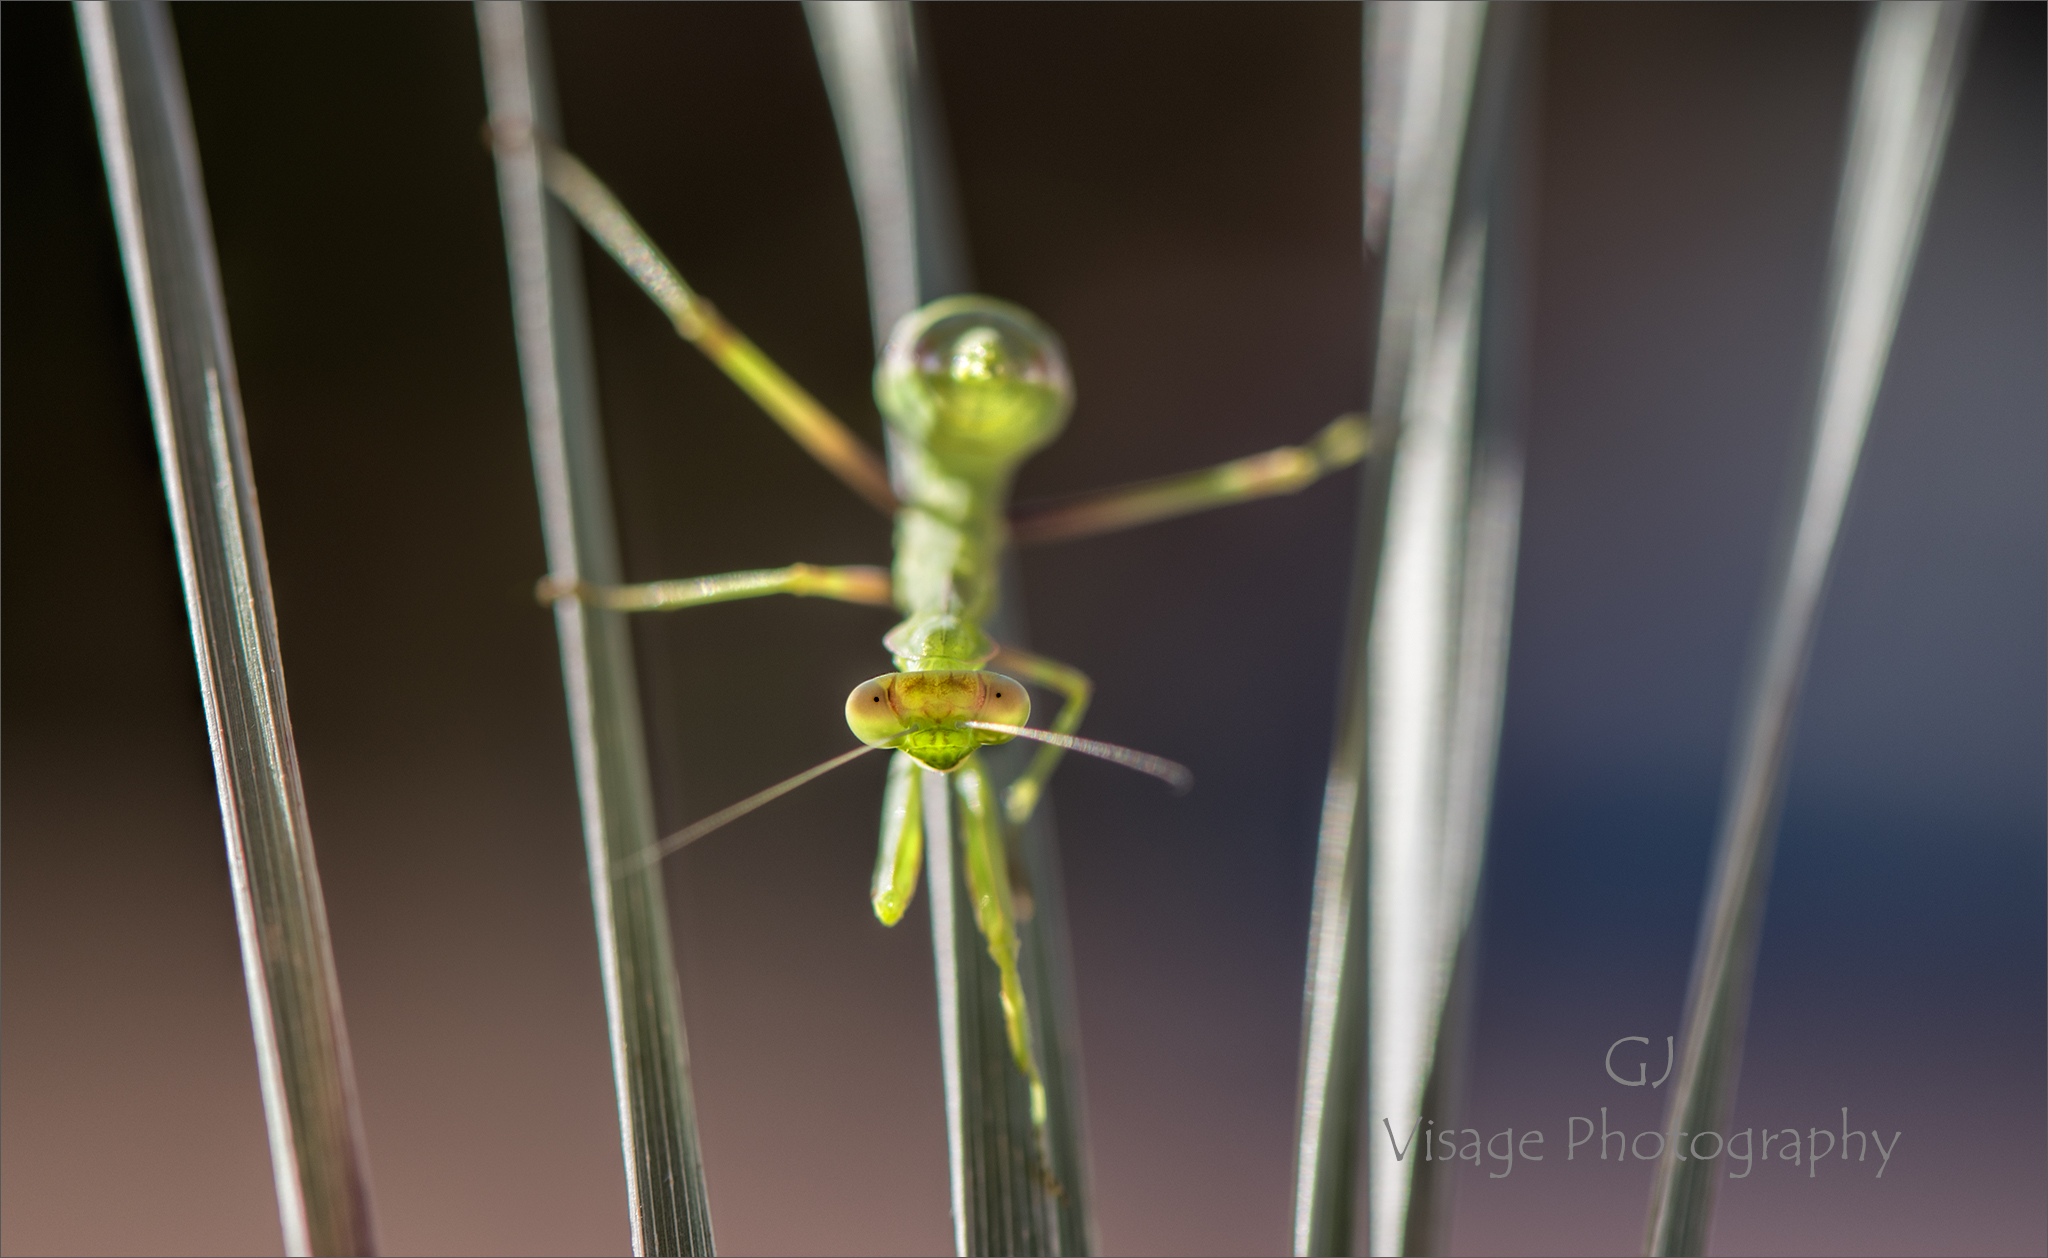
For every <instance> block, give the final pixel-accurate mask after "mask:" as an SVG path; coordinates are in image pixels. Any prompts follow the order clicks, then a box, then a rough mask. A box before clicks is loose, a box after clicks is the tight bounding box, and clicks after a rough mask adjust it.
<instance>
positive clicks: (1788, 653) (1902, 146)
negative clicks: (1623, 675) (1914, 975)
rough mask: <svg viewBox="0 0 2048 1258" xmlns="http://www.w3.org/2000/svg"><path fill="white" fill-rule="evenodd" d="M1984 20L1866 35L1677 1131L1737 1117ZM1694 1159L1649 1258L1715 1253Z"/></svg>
mask: <svg viewBox="0 0 2048 1258" xmlns="http://www.w3.org/2000/svg"><path fill="white" fill-rule="evenodd" d="M1972 16H1973V15H1972V11H1971V8H1970V6H1968V5H1966V4H1940V3H1927V2H1918V0H1888V2H1887V3H1884V4H1880V5H1877V6H1876V7H1875V8H1874V9H1873V10H1872V12H1871V16H1870V22H1869V25H1868V26H1867V27H1866V28H1865V31H1864V37H1863V47H1862V51H1861V53H1860V54H1859V58H1858V63H1857V70H1856V85H1855V87H1854V89H1853V96H1852V105H1851V109H1852V114H1851V119H1850V129H1849V142H1848V148H1847V151H1846V153H1845V155H1844V159H1843V169H1842V186H1841V195H1840V200H1839V201H1838V202H1837V204H1836V210H1835V228H1834V244H1833V250H1832V256H1831V260H1830V266H1829V275H1828V288H1827V304H1826V307H1825V312H1826V313H1825V315H1824V316H1823V318H1824V323H1823V329H1822V335H1821V351H1820V368H1819V371H1818V373H1817V376H1818V379H1817V385H1816V388H1815V393H1814V399H1813V415H1812V419H1811V421H1810V427H1809V429H1808V434H1807V443H1806V446H1805V449H1804V451H1803V467H1802V468H1801V472H1800V479H1799V481H1798V494H1797V498H1796V500H1795V502H1794V503H1793V504H1792V506H1791V509H1790V511H1789V513H1788V516H1787V519H1786V522H1785V524H1784V526H1783V527H1782V529H1781V532H1780V542H1779V547H1778V552H1777V555H1776V558H1775V561H1774V564H1773V569H1772V573H1771V577H1770V584H1769V586H1768V587H1767V589H1768V595H1767V602H1766V605H1765V611H1764V615H1763V618H1762V620H1761V622H1760V623H1759V625H1758V627H1757V634H1756V638H1755V640H1754V642H1753V644H1752V646H1751V659H1750V671H1749V681H1748V687H1747V695H1746V697H1745V700H1744V703H1743V706H1742V709H1741V713H1742V714H1741V717H1740V721H1739V724H1738V725H1737V726H1736V732H1735V745H1734V749H1733V756H1732V757H1731V760H1730V765H1729V774H1728V784H1727V788H1726V790H1725V792H1724V793H1723V796H1722V802H1721V828H1720V833H1719V835H1718V837H1717V838H1716V840H1715V847H1714V869H1713V878H1712V881H1711V883H1710V885H1709V888H1708V892H1707V901H1706V905H1705V908H1704V910H1703V911H1702V913H1701V917H1700V936H1699V943H1698V947H1697V950H1696V952H1695V955H1694V960H1693V971H1692V979H1691V983H1690V985H1689V987H1688V990H1687V993H1686V1014H1685V1031H1684V1047H1683V1050H1682V1053H1683V1055H1682V1056H1681V1057H1680V1059H1679V1067H1678V1077H1677V1079H1676V1080H1675V1081H1674V1083H1673V1086H1672V1089H1671V1100H1670V1103H1669V1105H1670V1108H1669V1111H1668V1113H1667V1116H1666V1121H1665V1129H1666V1130H1667V1131H1689V1132H1706V1131H1721V1130H1723V1129H1724V1128H1725V1125H1726V1122H1727V1118H1728V1113H1729V1108H1730V1106H1731V1104H1732V1103H1733V1101H1734V1095H1735V1083H1736V1077H1737V1074H1738V1072H1739V1070H1740V1067H1741V1056H1742V1037H1743V1030H1744V1026H1745V1024H1746V1022H1747V1021H1748V1016H1749V1005H1750V995H1751V989H1752V987H1753V985H1754V980H1755V975H1756V949H1757V938H1758V935H1759V933H1760V932H1761V930H1762V928H1763V911H1764V902H1765V899H1766V896H1767V895H1768V893H1769V890H1770V879H1771V856H1772V849H1773V847H1774V845H1775V839H1776V830H1777V814H1778V806H1779V803H1780V801H1781V798H1782V794H1783V788H1784V776H1785V761H1786V757H1787V754H1788V752H1789V750H1790V748H1791V744H1792V729H1793V721H1794V718H1795V716H1796V714H1797V711H1798V704H1799V692H1800V688H1801V682H1802V680H1803V679H1804V676H1805V673H1806V665H1807V661H1808V659H1809V657H1810V656H1811V654H1812V648H1813V634H1814V627H1815V625H1816V623H1817V622H1818V620H1819V616H1820V609H1821V602H1822V597H1823V595H1824V593H1825V590H1826V585H1827V576H1828V569H1829V567H1830V565H1831V562H1832V559H1833V555H1834V549H1835V543H1836V540H1837V538H1838V537H1839V536H1840V533H1841V526H1842V516H1843V512H1844V510H1845V509H1846V508H1847V506H1848V500H1849V490H1850V487H1851V485H1852V484H1853V482H1854V480H1855V476H1856V464H1857V462H1858V459H1859V458H1860V456H1861V454H1862V450H1863V438H1864V435H1865V433H1866V432H1867V431H1868V430H1869V427H1870V413H1871V409H1872V407H1873V406H1874V405H1875V403H1876V401H1877V393H1878V387H1879V385H1880V384H1881V383H1882V381H1883V378H1884V367H1885V361H1886V359H1887V358H1888V357H1889V355H1890V353H1891V344H1892V336H1893V333H1894V332H1895V331H1896V330H1897V327H1898V318H1899V306H1900V304H1901V302H1902V301H1903V300H1904V297H1905V292H1906V283H1907V280H1908V279H1909V278H1910V276H1911V274H1912V269H1913V258H1914V255H1915V254H1916V253H1917V252H1918V249H1919V243H1920V229H1921V227H1922V225H1923V224H1924V223H1925V221H1926V216H1927V203H1928V200H1929V198H1930V197H1931V196H1932V195H1933V191H1934V183H1935V177H1936V175H1937V174H1938V172H1939V171H1940V168H1941V155H1942V150H1943V148H1944V146H1945V143H1946V140H1947V136H1948V125H1949V119H1950V117H1951V115H1952V114H1953V113H1954V109H1955V98H1956V90H1957V88H1958V86H1959V85H1960V82H1961V79H1962V70H1963V50H1964V47H1965V42H1966V40H1965V36H1966V34H1967V33H1968V30H1969V26H1970V23H1971V21H1972ZM1680 1143H1681V1142H1679V1141H1676V1140H1674V1141H1672V1142H1671V1147H1669V1148H1667V1149H1666V1150H1665V1153H1664V1157H1663V1159H1662V1160H1661V1161H1660V1162H1659V1163H1658V1165H1657V1175H1656V1179H1655V1182H1654V1184H1653V1186H1652V1188H1651V1194H1650V1211H1649V1221H1648V1224H1647V1226H1646V1229H1645V1237H1644V1242H1643V1244H1644V1249H1645V1252H1647V1253H1650V1254H1700V1253H1704V1252H1706V1242H1707V1229H1708V1225H1709V1223H1710V1222H1711V1220H1712V1214H1713V1203H1714V1184H1715V1177H1716V1173H1717V1169H1718V1167H1719V1163H1718V1162H1714V1161H1711V1160H1702V1159H1696V1158H1687V1157H1682V1156H1681V1149H1680Z"/></svg>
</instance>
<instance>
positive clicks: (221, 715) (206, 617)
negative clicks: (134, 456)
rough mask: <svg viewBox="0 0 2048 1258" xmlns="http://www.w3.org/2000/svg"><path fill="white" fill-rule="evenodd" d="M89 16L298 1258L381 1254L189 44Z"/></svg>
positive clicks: (281, 1196)
mask: <svg viewBox="0 0 2048 1258" xmlns="http://www.w3.org/2000/svg"><path fill="white" fill-rule="evenodd" d="M76 13H77V18H78V32H79V41H80V43H81V44H82V45H83V47H84V50H85V65H86V76H87V79H88V81H89V84H90V86H91V91H92V103H93V113H94V116H95V119H96V121H97V122H98V125H99V135H100V148H101V151H102V154H103V156H104V159H105V163H106V170H107V185H108V189H109V191H110V193H111V194H112V199H113V203H114V222H115V226H116V228H117V229H118V232H119V235H120V241H121V263H122V270H123V271H124V272H125V274H126V276H127V280H128V296H129V301H130V304H131V305H132V307H133V309H134V313H135V333H136V340H137V341H138V342H140V345H141V350H142V369H143V377H144V380H145V381H146V383H147V385H148V391H149V404H150V418H151V420H152V423H153V426H154V428H155V430H156V441H157V452H158V454H159V456H160V457H161V458H162V461H163V472H164V492H165V496H166V497H167V498H168V499H169V500H170V509H171V530H172V534H173V536H174V537H175V539H176V542H177V551H178V569H179V573H180V575H181V577H182V578H183V584H184V590H185V607H186V611H187V613H188V614H189V616H190V618H191V622H192V645H193V650H194V652H195V653H196V655H197V656H198V663H199V690H200V696H201V698H202V699H203V700H204V704H205V709H206V724H207V731H208V734H209V736H210V738H211V741H212V744H213V767H214V776H215V779H216V781H217V783H218V785H219V789H220V807H221V820H222V821H223V823H224V824H225V826H226V829H227V848H228V869H229V873H230V875H231V883H232V886H233V890H234V900H235V924H236V927H237V928H238V930H239V931H240V934H241V941H242V973H243V977H244V978H245V980H246V981H247V984H248V989H249V1016H250V1020H251V1022H252V1023H253V1025H254V1028H255V1034H256V1066H257V1077H258V1079H259V1081H260V1082H261V1085H262V1089H263V1110H264V1117H265V1119H266V1122H267V1125H268V1127H269V1133H270V1157H271V1167H272V1170H273V1172H274V1173H275V1176H276V1180H277V1200H278V1213H279V1215H280V1218H281V1221H282V1223H283V1227H284V1246H285V1249H286V1251H287V1252H289V1253H293V1254H367V1253H371V1252H373V1251H374V1247H375V1244H376V1241H375V1237H374V1234H373V1229H372V1226H371V1218H370V1203H369V1187H368V1178H367V1170H366V1168H365V1164H364V1156H363V1137H362V1121H361V1119H360V1117H359V1116H358V1114H357V1110H356V1099H355V1081H354V1079H353V1077H352V1073H351V1069H350V1065H349V1052H348V1033H347V1028H346V1027H345V1026H344V1024H343V1021H342V1015H341V994H340V991H339V989H338V987H337V985H336V982H335V975H334V957H333V953H332V950H331V949H330V947H329V943H328V937H327V915H326V909H325V907H324V906H323V904H322V901H321V897H320V873H319V870H318V869H317V868H316V867H315V865H314V860H313V838H312V831H311V827H310V825H309V823H308V821H307V817H306V804H305V798H304V794H303V792H302V790H301V787H300V783H299V762H298V754H297V752H296V751H295V749H294V748H293V746H292V730H291V717H290V713H289V712H288V710H287V708H286V705H285V691H284V668H283V665H282V664H281V663H280V661H279V658H278V649H277V623H276V619H275V614H274V611H273V608H272V605H271V598H270V567H269V562H268V560H267V559H266V558H265V555H264V548H263V525H262V520H261V518H260V517H259V516H258V514H257V509H256V484H255V479H254V476H253V475H252V473H251V471H250V467H249V447H248V438H247V433H246V430H245V429H244V426H243V420H242V397H241V389H240V386H239V384H238V383H237V379H236V375H235V362H234V353H233V350H232V348H231V347H230V345H229V342H228V324H227V311H226V308H225V306H224V304H223V302H222V298H221V287H220V273H219V267H218V265H217V262H216V260H215V256H214V249H213V229H212V226H211V224H210V221H209V219H208V214H207V207H206V196H205V191H204V188H203V184H202V182H201V179H200V172H199V148H198V143H197V141H196V140H195V139H194V137H193V134H192V117H191V109H190V107H189V105H188V104H187V102H186V98H185V79H184V73H183V71H182V70H181V69H180V66H179V60H178V48H177V39H176V36H175V35H174V34H173V33H172V30H171V22H170V15H169V13H168V12H166V10H165V8H164V6H163V5H161V4H156V3H147V4H112V5H110V4H103V3H86V4H80V5H78V6H77V7H76Z"/></svg>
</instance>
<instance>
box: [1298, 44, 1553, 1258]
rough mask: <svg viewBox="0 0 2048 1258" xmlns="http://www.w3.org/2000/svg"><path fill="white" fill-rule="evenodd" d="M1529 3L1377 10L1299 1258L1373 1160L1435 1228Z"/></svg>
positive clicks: (1496, 667) (1506, 405)
mask: <svg viewBox="0 0 2048 1258" xmlns="http://www.w3.org/2000/svg"><path fill="white" fill-rule="evenodd" d="M1526 22H1527V19H1526V18H1525V17H1524V16H1523V15H1522V14H1521V13H1520V12H1518V11H1514V10H1502V9H1501V8H1500V7H1499V6H1488V7H1481V6H1477V5H1472V6H1463V5H1445V4H1417V5H1375V6H1373V7H1372V10H1371V13H1370V17H1369V20H1368V23H1367V32H1366V117H1365V124H1364V125H1365V134H1366V137H1367V152H1366V165H1365V178H1366V196H1365V205H1366V220H1365V235H1366V245H1367V249H1368V251H1369V254H1370V255H1371V256H1372V258H1373V259H1374V260H1375V261H1377V262H1379V263H1380V264H1381V267H1382V280H1381V285H1380V301H1379V312H1378V313H1379V331H1378V343H1377V345H1376V348H1375V354H1374V365H1373V394H1372V396H1373V408H1372V409H1373V415H1374V422H1375V425H1376V427H1375V432H1374V442H1373V449H1374V452H1375V457H1374V459H1373V463H1372V465H1371V466H1370V468H1369V470H1368V473H1367V475H1366V478H1365V486H1364V492H1363V494H1362V502H1361V507H1360V522H1359V530H1358V542H1357V547H1358V549H1357V559H1356V561H1355V568H1354V573H1353V594H1352V609H1351V618H1350V625H1349V630H1348V636H1347V657H1346V662H1345V668H1344V677H1345V680H1344V683H1343V691H1342V705H1341V710H1340V715H1339V724H1338V731H1337V738H1336V740H1335V746H1334V749H1333V754H1332V758H1331V768H1330V776H1329V780H1328V785H1327V788H1326V791H1325V797H1324V813H1323V824H1322V834H1321V842H1320V849H1319V851H1318V855H1317V872H1316V884H1315V902H1314V909H1313V918H1312V923H1311V931H1310V941H1309V967H1308V974H1307V984H1306V987H1307V991H1306V1000H1305V1009H1304V1016H1303V1023H1304V1026H1303V1055H1302V1106H1301V1116H1300V1123H1299V1128H1298V1133H1299V1140H1298V1145H1297V1149H1296V1177H1295V1203H1294V1205H1295V1211H1294V1243H1295V1252H1297V1253H1299V1254H1340V1253H1349V1252H1351V1251H1352V1246H1353V1245H1354V1244H1355V1243H1356V1239H1357V1238H1356V1232H1357V1223H1358V1220H1357V1217H1356V1211H1357V1205H1356V1202H1355V1200H1354V1194H1355V1191H1356V1181H1357V1177H1358V1173H1359V1170H1360V1168H1361V1166H1362V1167H1363V1168H1364V1170H1365V1172H1366V1192H1367V1210H1366V1215H1367V1217H1366V1225H1367V1226H1366V1244H1367V1246H1368V1252H1371V1253H1375V1254H1394V1253H1414V1252H1427V1251H1429V1250H1431V1249H1434V1248H1437V1247H1439V1246H1440V1245H1441V1243H1442V1237H1441V1234H1440V1217H1441V1197H1442V1191H1443V1189H1444V1187H1445V1183H1444V1182H1439V1181H1438V1180H1437V1179H1435V1178H1433V1177H1432V1175H1431V1172H1432V1170H1434V1164H1433V1163H1428V1162H1425V1161H1423V1160H1422V1159H1420V1158H1417V1157H1411V1156H1405V1155H1406V1154H1407V1153H1408V1152H1409V1151H1410V1146H1411V1144H1412V1140H1413V1131H1412V1130H1411V1129H1413V1128H1415V1127H1417V1126H1418V1125H1419V1124H1420V1121H1421V1119H1422V1118H1423V1116H1424V1115H1425V1113H1428V1114H1429V1115H1431V1116H1436V1115H1437V1114H1438V1113H1439V1112H1440V1111H1441V1109H1442V1108H1443V1107H1445V1106H1447V1105H1448V1104H1449V1103H1450V1090H1451V1086H1452V1084H1453V1082H1454V1081H1455V1066H1456V1061H1457V1057H1458V1051H1457V1048H1458V1036H1457V1034H1456V1031H1457V1028H1458V1026H1459V1024H1460V1019H1458V1018H1457V1017H1456V1011H1457V1009H1458V1008H1459V1007H1460V1004H1461V1001H1460V998H1459V993H1460V991H1461V990H1462V983H1463V977H1462V976H1464V975H1466V974H1467V973H1469V971H1470V968H1471V962H1470V943H1469V938H1468V935H1469V924H1470V921H1471V916H1472V907H1473V904H1474V902H1475V900H1476V896H1477V889H1478V882H1479V873H1480V869H1481V856H1482V853H1483V850H1484V841H1485V836H1486V827H1487V823H1488V818H1489V815H1490V805H1491V799H1492V792H1493V770H1494V759H1495V752H1496V749H1497V747H1498V742H1499V722H1500V706H1501V698H1502V694H1503V690H1504V683H1505V678H1506V659H1507V644H1508V622H1509V612H1510V610H1511V607H1512V602H1513V589H1514V570H1515V555H1516V549H1517V540H1518V537H1519V530H1520V523H1519V522H1520V510H1521V508H1520V503H1521V482H1522V465H1521V454H1520V450H1521V446H1520V442H1519V439H1518V438H1517V436H1516V434H1515V427H1514V424H1513V422H1512V418H1513V413H1514V407H1513V397H1514V395H1515V393H1516V390H1514V389H1513V388H1512V387H1503V384H1504V383H1506V382H1504V381H1503V380H1501V379H1499V378H1498V377H1499V376H1500V372H1499V371H1498V370H1497V369H1496V366H1497V364H1498V363H1499V362H1500V361H1503V359H1504V354H1503V349H1502V347H1504V346H1505V347H1511V346H1512V344H1513V341H1514V337H1513V333H1512V328H1511V326H1509V325H1510V323H1511V320H1509V319H1507V318H1505V317H1504V316H1503V315H1502V313H1501V309H1502V306H1503V303H1502V300H1501V296H1500V289H1501V286H1502V285H1501V279H1500V277H1501V276H1502V275H1503V274H1505V273H1506V272H1507V270H1508V268H1506V267H1504V266H1503V265H1502V261H1503V260H1502V254H1503V248H1502V243H1501V242H1502V240H1504V239H1512V238H1513V235H1514V233H1513V231H1512V222H1511V221H1510V220H1511V218H1512V216H1511V215H1509V214H1506V213H1504V212H1503V210H1502V205H1503V202H1504V198H1506V197H1508V196H1510V195H1511V189H1510V188H1509V187H1508V185H1507V183H1506V181H1504V180H1502V179H1501V178H1500V173H1501V170H1502V168H1503V166H1504V160H1505V159H1504V156H1503V154H1504V152H1505V151H1506V148H1507V145H1506V139H1505V119H1506V117H1507V115H1508V113H1509V111H1510V104H1511V102H1510V96H1511V94H1512V93H1514V92H1517V91H1519V90H1520V86H1519V85H1520V82H1521V79H1522V76H1521V74H1520V73H1519V69H1518V67H1519V65H1520V62H1521V60H1522V59H1523V57H1524V56H1525V53H1524V52H1523V51H1522V49H1523V48H1524V46H1525V45H1526V43H1527V40H1526V36H1525V33H1524V30H1523V28H1524V27H1525V25H1526ZM1381 451H1385V452H1387V453H1386V454H1385V455H1381V453H1380V452H1381ZM1361 1119H1363V1120H1365V1125H1364V1126H1363V1128H1361ZM1383 1124H1384V1127H1385V1130H1384V1132H1383V1131H1382V1125H1383Z"/></svg>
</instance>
